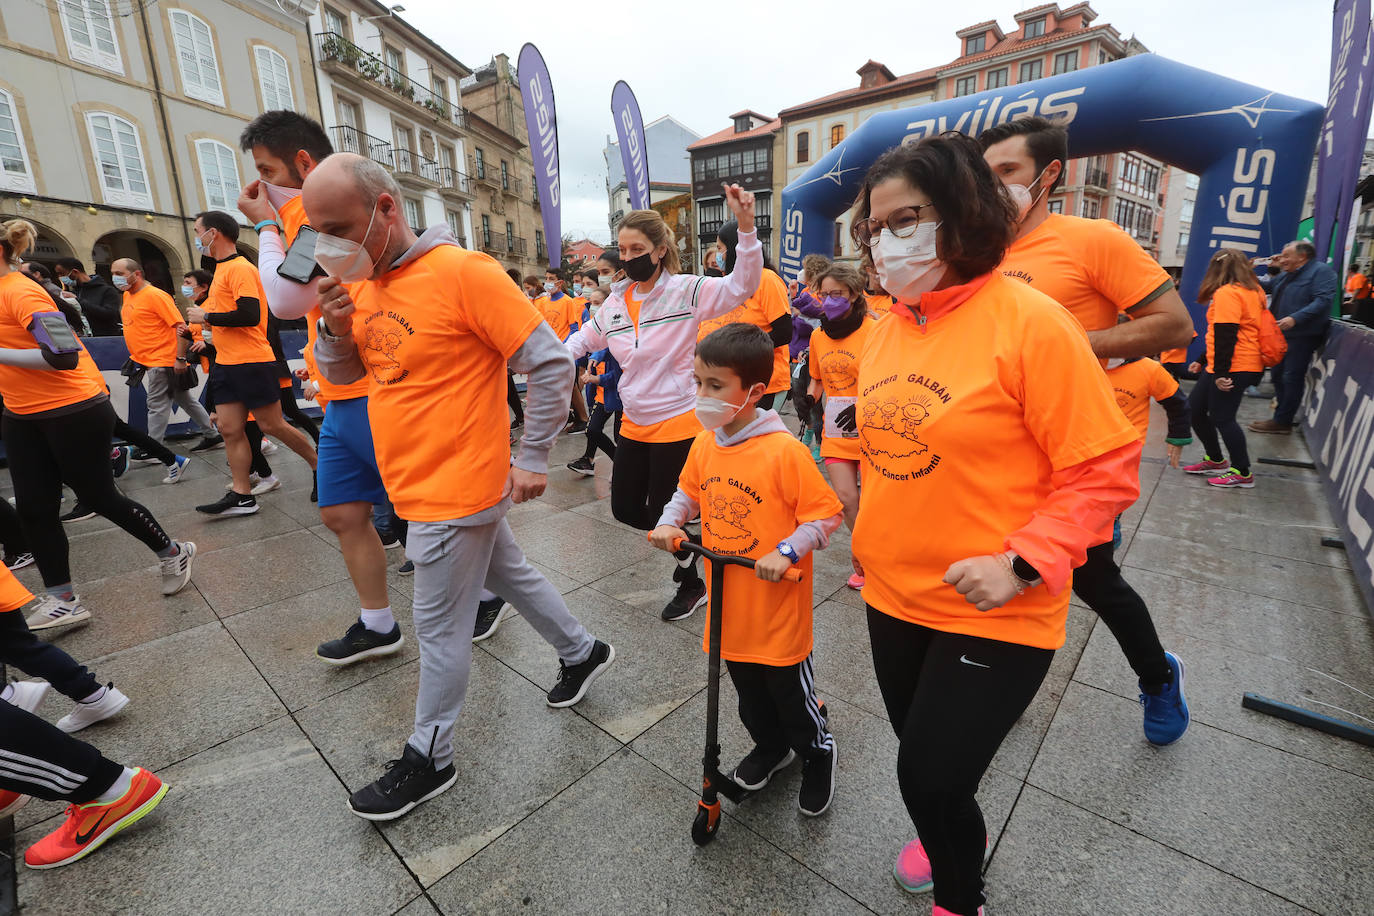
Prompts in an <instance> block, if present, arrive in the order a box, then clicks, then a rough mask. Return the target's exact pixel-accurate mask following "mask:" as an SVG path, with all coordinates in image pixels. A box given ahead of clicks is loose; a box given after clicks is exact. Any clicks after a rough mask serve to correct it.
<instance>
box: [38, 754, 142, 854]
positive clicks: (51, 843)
mask: <svg viewBox="0 0 1374 916" xmlns="http://www.w3.org/2000/svg"><path fill="white" fill-rule="evenodd" d="M167 788H168V786H167V785H166V783H164V782H163V781H162V780H160V779H158V778H157V777H156V776H154V775H153V774H152V773H149V772H148V771H147V770H145V769H143V768H142V767H139V768H138V769H136V770H135V771H134V778H133V785H131V786H130V787H129V791H128V792H125V793H124V796H123V797H122V798H120V799H119V800H118V801H115V802H112V803H110V804H108V805H99V804H96V803H95V802H87V803H86V804H84V805H68V806H67V821H66V823H64V824H63V825H62V826H61V827H58V828H57V829H56V830H54V831H53V832H52V833H50V834H48V835H47V836H45V837H43V839H41V840H39V841H38V842H37V843H34V844H33V845H32V846H30V847H29V848H28V850H27V851H26V852H25V853H24V864H26V865H28V866H29V868H56V867H57V866H59V865H69V864H70V863H72V862H75V861H76V860H77V859H82V858H85V857H86V856H88V855H90V854H91V853H93V852H95V851H96V850H97V849H99V848H100V847H101V846H103V845H104V844H105V841H106V840H108V839H109V838H110V837H112V836H114V835H115V834H116V833H118V832H119V831H121V830H123V829H124V828H125V827H128V826H129V825H130V824H132V823H134V822H135V821H137V820H138V819H139V818H141V817H143V815H145V814H147V813H148V812H149V811H152V810H153V809H154V808H156V807H157V803H158V802H160V801H162V796H164V795H166V794H167Z"/></svg>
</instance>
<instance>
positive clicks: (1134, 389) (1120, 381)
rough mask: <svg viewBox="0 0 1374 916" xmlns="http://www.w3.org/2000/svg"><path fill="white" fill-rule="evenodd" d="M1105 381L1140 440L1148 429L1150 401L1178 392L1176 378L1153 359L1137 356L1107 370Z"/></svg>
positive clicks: (1160, 399)
mask: <svg viewBox="0 0 1374 916" xmlns="http://www.w3.org/2000/svg"><path fill="white" fill-rule="evenodd" d="M1107 384H1109V385H1111V386H1112V393H1113V394H1115V395H1116V406H1118V407H1120V408H1121V412H1122V413H1124V414H1125V415H1126V419H1127V420H1130V421H1131V425H1132V426H1134V427H1135V431H1136V432H1137V433H1139V434H1140V440H1141V441H1142V442H1143V441H1145V435H1146V433H1148V432H1149V431H1150V401H1151V399H1153V400H1156V401H1162V400H1164V399H1165V398H1167V397H1172V396H1173V395H1174V394H1176V393H1177V392H1178V379H1176V378H1174V377H1173V376H1172V375H1170V374H1169V370H1167V369H1165V368H1164V367H1163V366H1161V365H1160V364H1159V363H1157V362H1155V361H1154V360H1152V359H1137V360H1132V361H1131V362H1129V363H1126V364H1125V365H1124V366H1117V367H1116V368H1115V369H1108V370H1107Z"/></svg>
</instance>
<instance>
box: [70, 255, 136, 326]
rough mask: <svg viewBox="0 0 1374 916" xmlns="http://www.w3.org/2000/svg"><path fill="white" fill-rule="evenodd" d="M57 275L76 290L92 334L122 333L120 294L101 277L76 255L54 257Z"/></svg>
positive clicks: (121, 298) (121, 297)
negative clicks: (55, 258)
mask: <svg viewBox="0 0 1374 916" xmlns="http://www.w3.org/2000/svg"><path fill="white" fill-rule="evenodd" d="M57 276H58V278H59V279H61V281H62V285H63V286H65V287H66V288H67V289H69V290H71V291H72V292H74V293H76V299H77V301H78V302H79V303H80V304H81V312H82V314H84V315H85V316H86V321H88V322H89V323H90V325H91V334H92V335H94V336H96V337H118V336H119V335H120V334H122V333H123V325H122V324H121V323H120V319H119V313H120V310H121V309H122V308H123V307H124V294H123V293H121V292H120V291H119V290H117V289H115V288H114V286H112V285H111V284H110V283H109V282H108V281H106V279H105V278H104V277H101V276H94V277H93V276H91V275H90V274H88V273H86V268H85V266H84V265H83V264H82V263H81V262H80V261H78V260H77V259H76V258H58V259H57Z"/></svg>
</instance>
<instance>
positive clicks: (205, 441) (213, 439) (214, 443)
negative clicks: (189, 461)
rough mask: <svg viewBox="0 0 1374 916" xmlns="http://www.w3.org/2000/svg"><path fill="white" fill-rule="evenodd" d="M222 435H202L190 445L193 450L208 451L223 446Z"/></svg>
mask: <svg viewBox="0 0 1374 916" xmlns="http://www.w3.org/2000/svg"><path fill="white" fill-rule="evenodd" d="M223 447H224V437H223V436H221V435H218V434H214V435H209V436H202V437H201V440H200V441H199V442H197V443H196V444H195V445H193V446H191V451H193V452H208V451H210V449H212V448H223Z"/></svg>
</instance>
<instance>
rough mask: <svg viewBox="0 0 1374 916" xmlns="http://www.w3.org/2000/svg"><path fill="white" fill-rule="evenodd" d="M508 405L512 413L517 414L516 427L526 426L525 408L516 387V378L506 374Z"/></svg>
mask: <svg viewBox="0 0 1374 916" xmlns="http://www.w3.org/2000/svg"><path fill="white" fill-rule="evenodd" d="M506 404H508V405H509V406H510V409H511V413H513V414H515V420H514V421H513V422H514V424H515V425H516V426H524V425H525V408H524V406H523V405H521V403H520V392H519V390H517V389H516V387H515V376H514V375H512V374H510V373H509V372H507V373H506Z"/></svg>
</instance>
